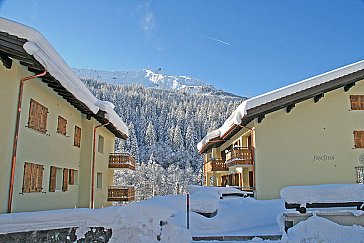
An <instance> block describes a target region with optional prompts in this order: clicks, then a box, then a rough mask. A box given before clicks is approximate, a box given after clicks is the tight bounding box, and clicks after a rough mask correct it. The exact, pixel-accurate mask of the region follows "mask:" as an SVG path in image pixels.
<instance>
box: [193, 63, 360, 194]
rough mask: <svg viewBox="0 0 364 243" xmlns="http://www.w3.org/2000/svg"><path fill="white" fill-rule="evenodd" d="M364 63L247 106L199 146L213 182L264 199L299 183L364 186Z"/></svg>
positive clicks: (248, 102)
mask: <svg viewBox="0 0 364 243" xmlns="http://www.w3.org/2000/svg"><path fill="white" fill-rule="evenodd" d="M363 79H364V61H360V62H357V63H354V64H351V65H348V66H345V67H342V68H339V69H336V70H333V71H331V72H328V73H324V74H322V75H319V76H316V77H312V78H309V79H306V80H303V81H301V82H298V83H295V84H292V85H290V86H287V87H283V88H281V89H278V90H274V91H272V92H269V93H267V94H263V95H260V96H257V97H253V98H251V99H248V100H246V101H244V102H243V103H242V104H241V105H240V106H239V107H238V108H237V109H236V110H235V111H234V112H233V114H232V115H231V116H230V117H229V118H228V119H227V121H226V122H225V123H224V124H223V126H222V127H221V128H219V129H217V130H215V131H213V132H211V133H209V134H207V135H206V136H205V138H204V139H203V140H202V141H201V142H200V143H199V144H198V149H199V151H200V153H201V154H203V156H204V175H205V185H214V186H224V185H226V184H228V185H236V186H240V187H243V188H244V189H246V190H252V191H254V193H255V197H256V198H257V199H273V198H279V191H280V189H281V188H283V187H286V186H292V185H315V184H326V183H363V171H364V81H363Z"/></svg>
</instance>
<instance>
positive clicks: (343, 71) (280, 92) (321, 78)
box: [197, 61, 364, 151]
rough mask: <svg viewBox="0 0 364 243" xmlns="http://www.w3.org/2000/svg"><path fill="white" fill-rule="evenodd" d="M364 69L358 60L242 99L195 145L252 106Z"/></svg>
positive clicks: (220, 131)
mask: <svg viewBox="0 0 364 243" xmlns="http://www.w3.org/2000/svg"><path fill="white" fill-rule="evenodd" d="M363 69H364V61H359V62H356V63H353V64H350V65H347V66H344V67H341V68H338V69H335V70H333V71H330V72H327V73H324V74H321V75H318V76H315V77H312V78H308V79H305V80H303V81H300V82H297V83H294V84H291V85H288V86H286V87H283V88H280V89H277V90H273V91H271V92H268V93H265V94H262V95H259V96H256V97H253V98H250V99H248V100H246V101H243V102H242V103H241V104H240V105H239V106H238V108H237V109H236V110H235V111H234V112H233V113H232V114H231V115H230V117H229V118H228V119H227V120H226V121H225V123H224V124H223V125H222V126H221V127H220V128H219V129H217V130H215V131H212V132H211V133H208V134H207V135H206V136H205V137H204V138H203V139H202V141H200V142H199V143H198V145H197V148H198V150H200V151H201V149H202V148H203V147H204V146H205V145H207V144H208V142H209V141H211V140H212V139H214V138H217V137H218V136H219V137H220V136H222V135H224V134H225V133H226V132H227V131H228V130H229V129H230V128H231V127H232V126H234V125H240V124H241V120H242V119H243V117H245V116H246V115H247V111H248V110H249V109H252V108H254V107H258V106H260V105H263V104H267V103H269V102H271V101H274V100H277V99H280V98H283V97H286V96H289V95H292V94H294V93H297V92H300V91H302V90H306V89H309V88H312V87H315V86H317V85H320V84H323V83H326V82H328V81H331V80H334V79H337V78H340V77H343V76H346V75H349V74H351V73H354V72H357V71H360V70H363Z"/></svg>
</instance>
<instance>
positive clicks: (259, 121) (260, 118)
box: [258, 115, 265, 123]
mask: <svg viewBox="0 0 364 243" xmlns="http://www.w3.org/2000/svg"><path fill="white" fill-rule="evenodd" d="M264 118H265V115H262V116H259V117H258V123H261V122H262V121H263V119H264Z"/></svg>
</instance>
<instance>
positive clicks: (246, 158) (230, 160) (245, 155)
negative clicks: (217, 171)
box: [226, 147, 254, 167]
mask: <svg viewBox="0 0 364 243" xmlns="http://www.w3.org/2000/svg"><path fill="white" fill-rule="evenodd" d="M235 165H246V166H250V165H254V159H253V149H252V148H243V147H238V148H233V149H232V150H230V151H229V152H228V153H227V154H226V166H227V167H231V166H235Z"/></svg>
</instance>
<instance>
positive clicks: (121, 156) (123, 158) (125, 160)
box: [109, 153, 135, 170]
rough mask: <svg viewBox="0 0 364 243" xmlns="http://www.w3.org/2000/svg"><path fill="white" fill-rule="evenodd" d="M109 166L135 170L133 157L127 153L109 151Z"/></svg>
mask: <svg viewBox="0 0 364 243" xmlns="http://www.w3.org/2000/svg"><path fill="white" fill-rule="evenodd" d="M109 168H111V169H130V170H135V159H134V157H133V156H132V155H131V154H129V153H111V154H110V155H109Z"/></svg>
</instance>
